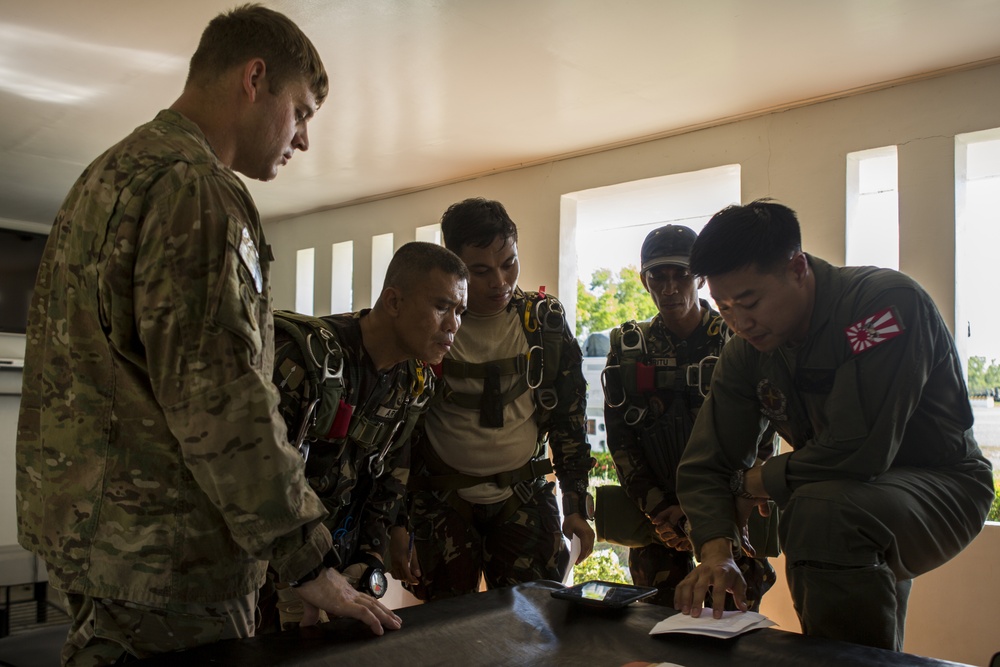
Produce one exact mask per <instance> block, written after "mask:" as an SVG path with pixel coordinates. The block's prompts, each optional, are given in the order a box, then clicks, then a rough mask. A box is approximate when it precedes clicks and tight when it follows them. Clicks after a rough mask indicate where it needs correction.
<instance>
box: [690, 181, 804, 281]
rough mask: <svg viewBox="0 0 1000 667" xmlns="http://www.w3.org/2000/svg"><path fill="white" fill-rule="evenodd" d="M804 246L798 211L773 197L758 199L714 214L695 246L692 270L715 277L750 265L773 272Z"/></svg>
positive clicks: (765, 271)
mask: <svg viewBox="0 0 1000 667" xmlns="http://www.w3.org/2000/svg"><path fill="white" fill-rule="evenodd" d="M801 249H802V232H801V231H800V229H799V220H798V218H797V217H796V216H795V211H793V210H792V209H790V208H788V207H787V206H784V205H783V204H779V203H777V202H775V201H774V200H772V199H757V200H755V201H752V202H750V203H749V204H746V205H743V206H740V205H733V206H727V207H726V208H724V209H722V210H721V211H719V212H718V213H716V214H715V215H713V216H712V219H711V220H709V221H708V224H706V225H705V228H704V229H702V230H701V232H700V233H699V234H698V239H697V240H696V241H695V242H694V247H693V248H692V249H691V273H693V274H695V275H696V276H705V277H711V276H718V275H722V274H724V273H729V272H730V271H736V270H739V269H744V268H748V267H754V268H756V269H757V270H758V271H762V272H764V273H770V272H771V271H774V270H777V269H779V268H781V267H783V266H784V265H785V263H786V262H787V261H788V260H789V259H790V258H791V256H792V255H793V254H794V253H795V252H797V251H799V250H801Z"/></svg>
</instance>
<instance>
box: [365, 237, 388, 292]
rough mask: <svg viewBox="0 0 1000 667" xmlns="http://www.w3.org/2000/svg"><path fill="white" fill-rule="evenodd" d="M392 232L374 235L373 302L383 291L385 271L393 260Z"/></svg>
mask: <svg viewBox="0 0 1000 667" xmlns="http://www.w3.org/2000/svg"><path fill="white" fill-rule="evenodd" d="M392 252H393V249H392V234H379V235H377V236H373V237H372V288H371V302H370V303H372V304H374V303H375V301H377V300H378V295H379V294H381V293H382V283H383V282H384V281H385V271H386V269H388V268H389V262H390V261H391V260H392Z"/></svg>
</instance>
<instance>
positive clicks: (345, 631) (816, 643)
mask: <svg viewBox="0 0 1000 667" xmlns="http://www.w3.org/2000/svg"><path fill="white" fill-rule="evenodd" d="M556 588H561V586H560V585H559V584H556V583H553V582H546V581H540V582H534V583H530V584H522V585H520V586H515V587H513V588H507V589H500V590H494V591H487V592H485V593H476V594H474V595H467V596H463V597H459V598H452V599H449V600H441V601H438V602H433V603H429V604H424V605H418V606H415V607H407V608H405V609H400V610H399V611H398V612H397V613H398V614H399V616H400V617H401V618H402V619H403V628H402V629H401V630H398V631H394V632H386V634H385V635H384V636H382V637H376V636H374V635H372V634H371V632H370V631H369V630H368V628H367V627H365V626H362V625H361V624H360V623H358V622H356V621H353V620H345V619H338V620H336V621H333V622H331V623H325V624H322V625H319V626H315V627H311V628H300V629H298V630H294V631H288V632H281V633H277V634H271V635H265V636H261V637H255V638H252V639H242V640H229V641H224V642H219V643H217V644H211V645H208V646H203V647H201V648H198V649H194V650H191V651H185V652H183V653H174V654H166V655H163V656H157V657H155V658H149V659H147V660H143V661H141V662H140V663H139V664H142V665H143V666H144V667H147V666H148V667H155V666H157V665H159V666H162V667H167V666H170V667H176V665H192V666H194V665H199V666H201V665H232V666H234V667H280V666H283V665H296V666H299V665H302V666H305V665H337V666H342V665H350V666H352V667H354V666H357V667H367V666H369V665H370V666H372V667H387V666H392V665H400V666H405V667H418V666H424V665H489V666H494V665H510V666H511V667H514V666H516V667H524V666H525V665H546V666H553V665H555V666H558V665H565V666H567V667H583V666H585V665H599V666H603V665H608V666H615V667H619V666H621V665H623V664H625V663H627V662H631V661H636V660H640V661H649V662H672V663H677V664H679V665H683V666H684V667H718V666H720V665H735V666H738V667H749V666H753V665H761V666H767V667H783V666H787V667H844V666H845V665H887V666H891V665H927V666H930V665H936V666H942V665H956V664H958V663H953V662H946V661H942V660H935V659H932V658H924V657H920V656H915V655H911V654H907V653H893V652H891V651H884V650H881V649H874V648H868V647H864V646H858V645H855V644H848V643H844V642H838V641H832V640H826V639H816V638H811V637H805V636H802V635H800V634H796V633H791V632H784V631H781V630H774V629H763V630H755V631H753V632H750V633H747V634H745V635H741V636H739V637H736V638H733V639H725V640H723V639H711V638H708V637H701V636H695V635H656V636H650V635H649V631H650V630H651V629H652V627H653V626H654V625H656V623H658V622H659V621H661V620H663V619H664V618H666V617H667V616H669V615H671V614H674V613H676V612H674V610H672V609H668V608H665V607H658V606H654V605H649V604H644V603H636V604H632V605H630V606H628V607H626V608H625V609H623V610H619V611H615V612H604V611H594V610H591V609H588V608H583V607H580V606H578V605H575V604H574V603H572V602H567V601H563V600H557V599H554V598H552V596H551V595H550V594H551V592H552V591H553V590H554V589H556Z"/></svg>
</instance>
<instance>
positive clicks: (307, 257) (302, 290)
mask: <svg viewBox="0 0 1000 667" xmlns="http://www.w3.org/2000/svg"><path fill="white" fill-rule="evenodd" d="M315 273H316V249H315V248H303V249H302V250H299V251H298V252H297V253H295V312H297V313H302V314H304V315H312V314H313V290H314V282H313V281H314V279H315Z"/></svg>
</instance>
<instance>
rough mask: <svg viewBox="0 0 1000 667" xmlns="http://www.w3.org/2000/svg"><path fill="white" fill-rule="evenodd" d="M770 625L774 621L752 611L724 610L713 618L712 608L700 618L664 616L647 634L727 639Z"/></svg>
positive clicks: (678, 615)
mask: <svg viewBox="0 0 1000 667" xmlns="http://www.w3.org/2000/svg"><path fill="white" fill-rule="evenodd" d="M772 625H776V623H775V622H774V621H772V620H770V619H769V618H768V617H767V616H763V615H761V614H758V613H756V612H752V611H726V612H723V614H722V618H713V617H712V610H711V609H705V610H704V611H703V612H702V614H701V617H700V618H693V617H691V616H687V615H685V614H674V615H673V616H671V617H669V618H665V619H663V620H662V621H660V622H659V623H657V624H656V626H654V627H653V629H652V630H650V631H649V634H651V635H662V634H667V633H671V632H674V633H682V634H688V635H705V636H706V637H718V638H720V639H729V638H730V637H736V636H737V635H741V634H743V633H744V632H750V631H751V630H757V629H759V628H768V627H771V626H772Z"/></svg>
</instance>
